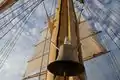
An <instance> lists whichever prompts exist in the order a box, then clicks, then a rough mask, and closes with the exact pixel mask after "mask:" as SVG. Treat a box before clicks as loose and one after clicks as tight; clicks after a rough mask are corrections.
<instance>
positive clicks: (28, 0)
mask: <svg viewBox="0 0 120 80" xmlns="http://www.w3.org/2000/svg"><path fill="white" fill-rule="evenodd" d="M30 1H33V0H27V1H26V2H25V3H23V4H21V5H20V6H18V7H16V8H15V9H13V10H11V11H10V12H9V13H7V14H5V15H4V16H2V17H0V20H1V19H3V18H4V17H6V16H7V15H9V14H11V13H13V12H14V11H15V10H17V9H19V8H21V7H22V6H24V5H25V4H27V3H28V2H30ZM3 13H4V12H3ZM1 14H2V13H1Z"/></svg>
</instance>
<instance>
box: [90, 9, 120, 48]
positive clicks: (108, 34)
mask: <svg viewBox="0 0 120 80" xmlns="http://www.w3.org/2000/svg"><path fill="white" fill-rule="evenodd" d="M88 10H89V11H90V12H91V13H92V14H95V12H94V13H93V12H92V11H91V10H90V9H89V8H88ZM99 18H100V19H101V17H100V16H99ZM104 31H105V32H106V33H107V34H108V36H109V37H110V38H111V40H112V41H113V42H114V43H115V45H116V46H117V48H118V49H119V50H120V47H119V45H117V43H116V42H115V41H114V39H113V38H112V37H111V35H110V34H109V33H108V32H107V30H106V29H105V30H104Z"/></svg>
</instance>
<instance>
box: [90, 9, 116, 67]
mask: <svg viewBox="0 0 120 80" xmlns="http://www.w3.org/2000/svg"><path fill="white" fill-rule="evenodd" d="M89 11H90V10H89ZM104 31H105V32H106V33H107V35H108V36H109V37H110V38H111V40H112V41H113V39H112V37H111V35H110V34H109V33H108V32H107V31H106V30H105V29H104ZM113 42H114V41H113ZM114 43H115V42H114ZM115 44H116V43H115ZM117 63H118V62H117ZM116 66H117V65H116Z"/></svg>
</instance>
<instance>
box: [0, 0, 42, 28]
mask: <svg viewBox="0 0 120 80" xmlns="http://www.w3.org/2000/svg"><path fill="white" fill-rule="evenodd" d="M42 1H44V0H41V1H40V2H42ZM36 2H39V1H36ZM36 2H34V3H33V4H31V5H30V6H28V7H27V8H26V9H25V10H23V12H24V11H26V10H28V9H29V8H30V7H32V6H33V5H34V4H36ZM23 12H21V13H19V14H18V15H17V16H15V17H14V18H12V19H11V20H10V21H8V22H7V23H6V24H3V25H2V26H0V30H2V29H3V28H5V27H7V25H8V24H9V23H11V22H12V21H13V20H14V19H15V18H16V17H18V16H20V15H22V13H23Z"/></svg>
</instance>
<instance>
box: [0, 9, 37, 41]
mask: <svg viewBox="0 0 120 80" xmlns="http://www.w3.org/2000/svg"><path fill="white" fill-rule="evenodd" d="M34 8H35V7H34ZM34 8H33V9H34ZM31 11H32V10H31ZM31 11H30V12H31ZM26 15H28V14H26ZM26 15H24V16H23V17H22V18H21V19H20V20H19V21H17V22H16V24H15V25H13V26H12V27H11V28H10V29H9V30H8V31H7V32H6V33H5V34H3V35H2V36H1V37H0V40H1V39H2V38H3V37H5V36H6V35H7V34H8V33H9V32H10V31H11V30H12V29H13V28H14V27H16V25H17V24H18V23H20V21H22V19H24V17H25V16H26Z"/></svg>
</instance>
